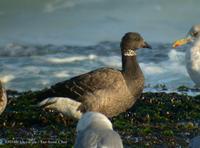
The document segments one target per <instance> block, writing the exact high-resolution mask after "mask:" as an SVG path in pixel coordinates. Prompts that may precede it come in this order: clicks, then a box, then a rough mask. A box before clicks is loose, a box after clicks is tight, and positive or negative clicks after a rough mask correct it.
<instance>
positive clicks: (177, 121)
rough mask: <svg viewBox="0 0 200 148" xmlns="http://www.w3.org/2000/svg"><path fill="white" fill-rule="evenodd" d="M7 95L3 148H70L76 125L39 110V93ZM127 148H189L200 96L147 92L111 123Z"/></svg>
mask: <svg viewBox="0 0 200 148" xmlns="http://www.w3.org/2000/svg"><path fill="white" fill-rule="evenodd" d="M7 92H8V105H7V108H6V110H5V111H4V113H3V114H2V115H1V116H0V146H1V145H2V144H5V145H4V147H12V146H13V145H24V146H25V145H28V147H38V146H39V145H40V146H41V145H42V146H43V147H66V145H67V147H72V146H73V143H74V139H75V136H76V132H75V128H76V124H77V121H74V120H73V119H67V118H65V117H63V115H61V114H59V113H57V112H54V111H51V110H48V111H47V110H43V109H41V108H38V107H36V106H35V105H36V104H37V99H36V98H35V97H34V96H35V94H36V93H37V92H31V91H30V92H24V93H19V92H17V91H7ZM111 121H112V123H113V126H114V129H115V130H116V131H118V132H119V134H120V135H121V137H122V140H123V144H124V147H128V148H129V147H156V148H161V147H162V148H163V147H187V146H188V143H189V141H190V139H191V138H193V137H195V136H197V135H198V134H199V133H200V96H198V95H197V96H188V95H186V94H178V93H165V92H159V93H158V92H155V93H152V92H145V93H143V94H142V96H141V98H140V99H139V100H138V101H137V103H136V104H135V105H134V106H133V107H132V108H131V109H129V110H128V111H127V112H125V113H122V114H120V115H119V116H117V117H114V118H112V119H111Z"/></svg>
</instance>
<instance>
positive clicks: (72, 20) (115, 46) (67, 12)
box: [0, 0, 200, 91]
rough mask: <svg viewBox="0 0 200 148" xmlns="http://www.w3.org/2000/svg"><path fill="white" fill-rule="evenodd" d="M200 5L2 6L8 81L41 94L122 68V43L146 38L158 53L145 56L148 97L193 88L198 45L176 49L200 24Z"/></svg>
mask: <svg viewBox="0 0 200 148" xmlns="http://www.w3.org/2000/svg"><path fill="white" fill-rule="evenodd" d="M199 5H200V1H199V0H174V1H166V0H125V1H121V0H84V1H83V0H44V1H40V0H34V1H33V0H18V1H13V0H1V1H0V79H1V80H2V81H3V82H4V83H5V85H6V88H9V89H16V90H19V91H24V90H37V89H42V88H44V87H49V86H50V85H51V84H54V83H56V82H59V81H62V80H66V79H68V78H71V77H73V76H76V75H79V74H82V73H85V72H88V71H91V70H93V69H97V68H99V67H113V68H118V69H120V68H121V55H120V48H119V41H120V40H121V37H122V35H123V34H124V33H126V32H129V31H135V32H140V33H141V34H142V36H143V37H144V38H145V40H146V41H147V42H149V43H150V44H151V45H152V47H153V49H151V50H150V49H140V50H138V61H139V63H140V66H141V68H142V70H143V72H144V75H145V79H146V82H145V85H146V90H149V89H150V90H152V89H153V88H155V86H156V85H159V84H165V85H166V86H167V88H168V89H169V90H170V91H174V90H176V88H177V87H178V86H180V85H186V86H188V87H193V86H194V84H193V82H192V81H191V79H190V78H189V76H188V74H187V71H186V69H185V63H184V56H185V55H184V53H185V50H186V49H187V48H189V46H190V45H187V46H184V47H181V48H179V49H173V48H172V47H171V43H172V42H173V41H174V40H175V39H178V38H180V37H184V36H185V35H186V33H187V32H188V30H189V29H190V27H191V26H192V25H193V24H196V23H199V20H198V19H199V14H200V9H199Z"/></svg>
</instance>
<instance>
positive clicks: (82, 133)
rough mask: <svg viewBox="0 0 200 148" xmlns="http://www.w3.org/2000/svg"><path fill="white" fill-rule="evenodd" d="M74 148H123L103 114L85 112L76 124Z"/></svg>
mask: <svg viewBox="0 0 200 148" xmlns="http://www.w3.org/2000/svg"><path fill="white" fill-rule="evenodd" d="M76 131H77V138H76V142H75V145H74V148H94V147H99V148H103V147H108V148H123V145H122V140H121V138H120V136H119V134H118V133H117V132H115V131H113V128H112V123H111V122H110V120H109V119H108V118H107V117H106V116H105V115H103V114H101V113H98V112H87V113H85V114H83V116H82V117H81V119H80V120H79V122H78V125H77V128H76Z"/></svg>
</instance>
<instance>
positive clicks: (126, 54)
mask: <svg viewBox="0 0 200 148" xmlns="http://www.w3.org/2000/svg"><path fill="white" fill-rule="evenodd" d="M136 55H137V54H136V52H135V51H134V50H132V49H128V50H127V51H126V52H124V56H128V57H130V56H136Z"/></svg>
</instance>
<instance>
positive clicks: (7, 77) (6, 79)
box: [0, 74, 15, 83]
mask: <svg viewBox="0 0 200 148" xmlns="http://www.w3.org/2000/svg"><path fill="white" fill-rule="evenodd" d="M14 78H15V76H14V75H12V74H7V75H3V76H0V80H1V81H2V82H3V83H7V82H10V81H11V80H13V79H14Z"/></svg>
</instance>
